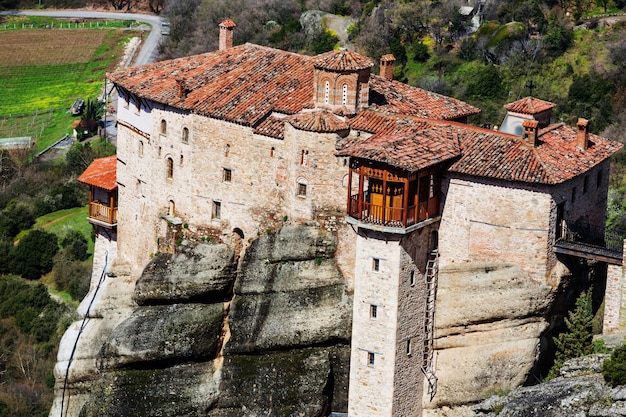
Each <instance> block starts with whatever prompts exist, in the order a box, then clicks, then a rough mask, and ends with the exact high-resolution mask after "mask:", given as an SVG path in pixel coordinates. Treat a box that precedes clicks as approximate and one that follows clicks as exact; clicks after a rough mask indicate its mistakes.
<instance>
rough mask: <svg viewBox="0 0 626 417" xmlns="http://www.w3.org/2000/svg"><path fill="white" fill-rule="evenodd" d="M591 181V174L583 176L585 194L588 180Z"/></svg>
mask: <svg viewBox="0 0 626 417" xmlns="http://www.w3.org/2000/svg"><path fill="white" fill-rule="evenodd" d="M588 181H589V176H588V175H585V177H584V178H583V194H585V193H586V192H587V182H588Z"/></svg>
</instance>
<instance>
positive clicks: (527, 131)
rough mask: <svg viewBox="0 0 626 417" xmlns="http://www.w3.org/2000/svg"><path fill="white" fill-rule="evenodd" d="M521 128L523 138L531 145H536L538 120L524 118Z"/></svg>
mask: <svg viewBox="0 0 626 417" xmlns="http://www.w3.org/2000/svg"><path fill="white" fill-rule="evenodd" d="M522 129H523V133H522V135H523V136H522V137H523V138H524V140H525V141H526V142H528V143H530V144H531V145H533V146H537V144H538V142H539V141H538V137H539V135H538V133H539V121H537V120H534V119H533V120H528V119H527V120H524V121H523V122H522Z"/></svg>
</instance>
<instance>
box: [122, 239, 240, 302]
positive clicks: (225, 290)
mask: <svg viewBox="0 0 626 417" xmlns="http://www.w3.org/2000/svg"><path fill="white" fill-rule="evenodd" d="M234 256H235V254H234V251H233V250H232V248H230V247H228V246H226V245H223V244H200V245H197V246H192V247H186V246H182V247H181V248H180V252H179V253H177V254H175V255H172V254H168V253H161V254H158V255H156V256H155V257H154V258H153V259H152V261H151V262H150V263H149V264H148V266H146V268H145V269H144V271H143V274H142V275H141V278H140V279H139V280H138V281H137V284H136V286H135V293H134V300H135V301H136V302H137V304H139V305H148V304H163V303H167V304H171V303H174V302H184V301H202V302H220V301H223V300H224V299H225V298H228V297H230V290H231V288H232V284H233V282H234V264H233V261H234Z"/></svg>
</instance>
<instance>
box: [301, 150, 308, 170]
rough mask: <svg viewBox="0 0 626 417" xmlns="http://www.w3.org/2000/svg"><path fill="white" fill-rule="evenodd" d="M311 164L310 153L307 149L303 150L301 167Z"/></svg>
mask: <svg viewBox="0 0 626 417" xmlns="http://www.w3.org/2000/svg"><path fill="white" fill-rule="evenodd" d="M308 163H309V151H307V150H306V149H302V153H301V154H300V165H305V166H306V165H307V164H308Z"/></svg>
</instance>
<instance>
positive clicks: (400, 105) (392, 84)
mask: <svg viewBox="0 0 626 417" xmlns="http://www.w3.org/2000/svg"><path fill="white" fill-rule="evenodd" d="M370 102H371V105H372V107H374V108H377V109H380V110H383V111H388V112H392V113H399V114H408V115H411V116H420V117H427V118H432V119H444V120H454V119H459V118H462V117H466V116H471V115H473V114H478V113H480V109H479V108H477V107H474V106H472V105H470V104H467V103H465V102H463V101H461V100H457V99H455V98H452V97H447V96H444V95H441V94H437V93H433V92H432V91H428V90H424V89H421V88H416V87H411V86H409V85H407V84H404V83H401V82H398V81H393V80H386V79H384V78H382V77H380V76H377V75H372V76H371V77H370Z"/></svg>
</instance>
